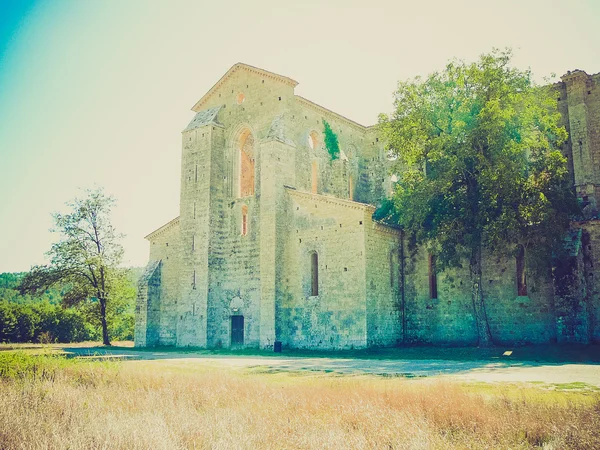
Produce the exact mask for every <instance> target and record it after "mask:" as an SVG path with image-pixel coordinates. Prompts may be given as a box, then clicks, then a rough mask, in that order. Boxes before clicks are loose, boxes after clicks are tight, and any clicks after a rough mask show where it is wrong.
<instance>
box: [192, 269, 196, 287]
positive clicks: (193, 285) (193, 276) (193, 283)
mask: <svg viewBox="0 0 600 450" xmlns="http://www.w3.org/2000/svg"><path fill="white" fill-rule="evenodd" d="M192 289H196V269H194V274H193V275H192Z"/></svg>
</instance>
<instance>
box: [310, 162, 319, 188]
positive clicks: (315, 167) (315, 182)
mask: <svg viewBox="0 0 600 450" xmlns="http://www.w3.org/2000/svg"><path fill="white" fill-rule="evenodd" d="M318 169H319V167H318V165H317V161H313V162H312V167H311V170H312V173H311V190H310V191H311V192H312V193H313V194H316V193H317V187H318V185H319V180H318V178H317V171H318Z"/></svg>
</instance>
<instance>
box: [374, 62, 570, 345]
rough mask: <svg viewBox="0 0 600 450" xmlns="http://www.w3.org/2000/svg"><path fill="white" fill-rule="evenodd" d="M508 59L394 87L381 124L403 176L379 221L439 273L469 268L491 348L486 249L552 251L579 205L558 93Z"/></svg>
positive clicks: (451, 67)
mask: <svg viewBox="0 0 600 450" xmlns="http://www.w3.org/2000/svg"><path fill="white" fill-rule="evenodd" d="M511 58H512V54H511V52H510V50H505V51H498V50H494V51H493V52H492V53H490V54H485V55H482V56H481V57H480V58H479V60H477V61H476V62H473V63H466V62H463V61H452V62H449V63H448V64H447V65H446V67H445V69H444V70H443V71H440V72H435V73H433V74H431V75H429V76H428V77H427V78H425V79H422V78H415V79H414V80H410V81H407V82H400V83H399V84H398V90H397V91H396V93H395V102H394V112H393V113H392V114H391V115H385V114H382V115H381V116H380V121H379V127H380V131H381V133H382V135H383V138H384V139H385V141H386V142H387V149H388V151H389V154H390V156H391V157H395V158H397V159H396V163H395V168H394V171H395V173H396V174H397V176H398V177H399V181H398V183H397V184H396V188H395V192H394V194H393V198H392V201H391V202H389V203H388V205H387V208H384V210H383V211H382V212H380V215H381V216H387V218H388V220H392V221H394V222H395V223H397V224H399V225H400V226H401V227H402V228H404V230H405V231H406V232H407V233H408V234H409V235H410V236H412V237H413V238H414V239H415V241H416V242H417V243H419V244H421V245H423V246H424V247H425V248H426V249H427V250H428V251H430V252H431V253H432V254H435V255H436V260H437V262H438V265H439V267H442V268H443V267H448V266H459V265H461V264H462V263H463V262H464V261H468V262H469V268H470V274H471V281H472V283H471V295H472V300H473V308H474V314H475V318H476V321H477V326H478V332H479V341H480V344H482V345H487V344H489V343H490V342H491V335H490V331H489V326H488V325H487V317H486V313H485V305H484V299H483V294H482V291H481V254H482V250H483V249H484V248H485V249H488V250H490V251H496V252H504V253H505V254H510V253H511V252H516V251H517V249H520V248H525V249H532V248H534V247H535V248H536V250H538V251H539V250H540V249H544V251H546V252H549V251H550V249H551V248H552V247H553V246H554V245H555V244H556V243H557V242H558V241H559V240H560V239H561V237H562V236H563V234H564V232H565V231H566V229H567V228H568V224H569V214H571V213H573V212H574V211H575V209H576V206H575V201H574V195H573V192H572V189H571V186H570V184H569V180H568V170H567V165H566V159H565V157H564V156H563V155H562V153H561V152H560V150H559V149H560V145H561V144H562V143H563V141H565V139H566V138H567V133H566V131H565V129H564V127H562V126H560V122H561V118H560V114H559V112H558V110H557V105H556V96H555V95H554V93H553V92H552V87H551V86H546V87H540V86H536V85H535V84H534V82H533V81H532V76H531V72H530V71H529V70H525V71H523V70H519V69H516V68H514V67H512V66H511Z"/></svg>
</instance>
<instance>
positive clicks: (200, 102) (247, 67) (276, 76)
mask: <svg viewBox="0 0 600 450" xmlns="http://www.w3.org/2000/svg"><path fill="white" fill-rule="evenodd" d="M238 69H244V70H248V71H249V72H254V73H258V74H259V75H262V76H264V77H267V78H273V79H275V80H277V81H280V82H282V83H284V84H287V85H288V86H291V87H292V88H294V87H296V86H298V82H297V81H296V80H292V79H291V78H289V77H286V76H283V75H279V74H277V73H274V72H269V71H268V70H264V69H260V68H258V67H254V66H251V65H249V64H244V63H241V62H239V63H236V64H234V65H233V66H231V68H230V69H229V70H228V71H227V72H225V75H223V76H222V77H221V78H220V79H219V81H217V82H216V83H215V84H214V85H213V87H211V88H210V89H209V90H208V92H207V93H206V94H204V96H202V98H201V99H200V100H198V101H197V102H196V104H195V105H194V106H193V107H192V111H195V112H199V111H201V109H200V108H201V107H202V105H203V104H204V103H205V102H206V101H207V100H208V99H209V98H210V97H211V96H212V94H214V92H215V91H216V90H217V89H218V88H219V87H220V86H221V84H223V83H224V82H225V80H227V78H229V77H230V76H231V75H232V74H233V73H234V72H236V71H237V70H238Z"/></svg>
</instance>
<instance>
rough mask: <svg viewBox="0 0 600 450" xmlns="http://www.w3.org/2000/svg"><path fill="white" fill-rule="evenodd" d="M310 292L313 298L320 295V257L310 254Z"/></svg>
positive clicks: (313, 253)
mask: <svg viewBox="0 0 600 450" xmlns="http://www.w3.org/2000/svg"><path fill="white" fill-rule="evenodd" d="M310 291H311V295H312V296H313V297H316V296H317V295H319V255H318V254H317V252H312V253H311V254H310Z"/></svg>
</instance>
